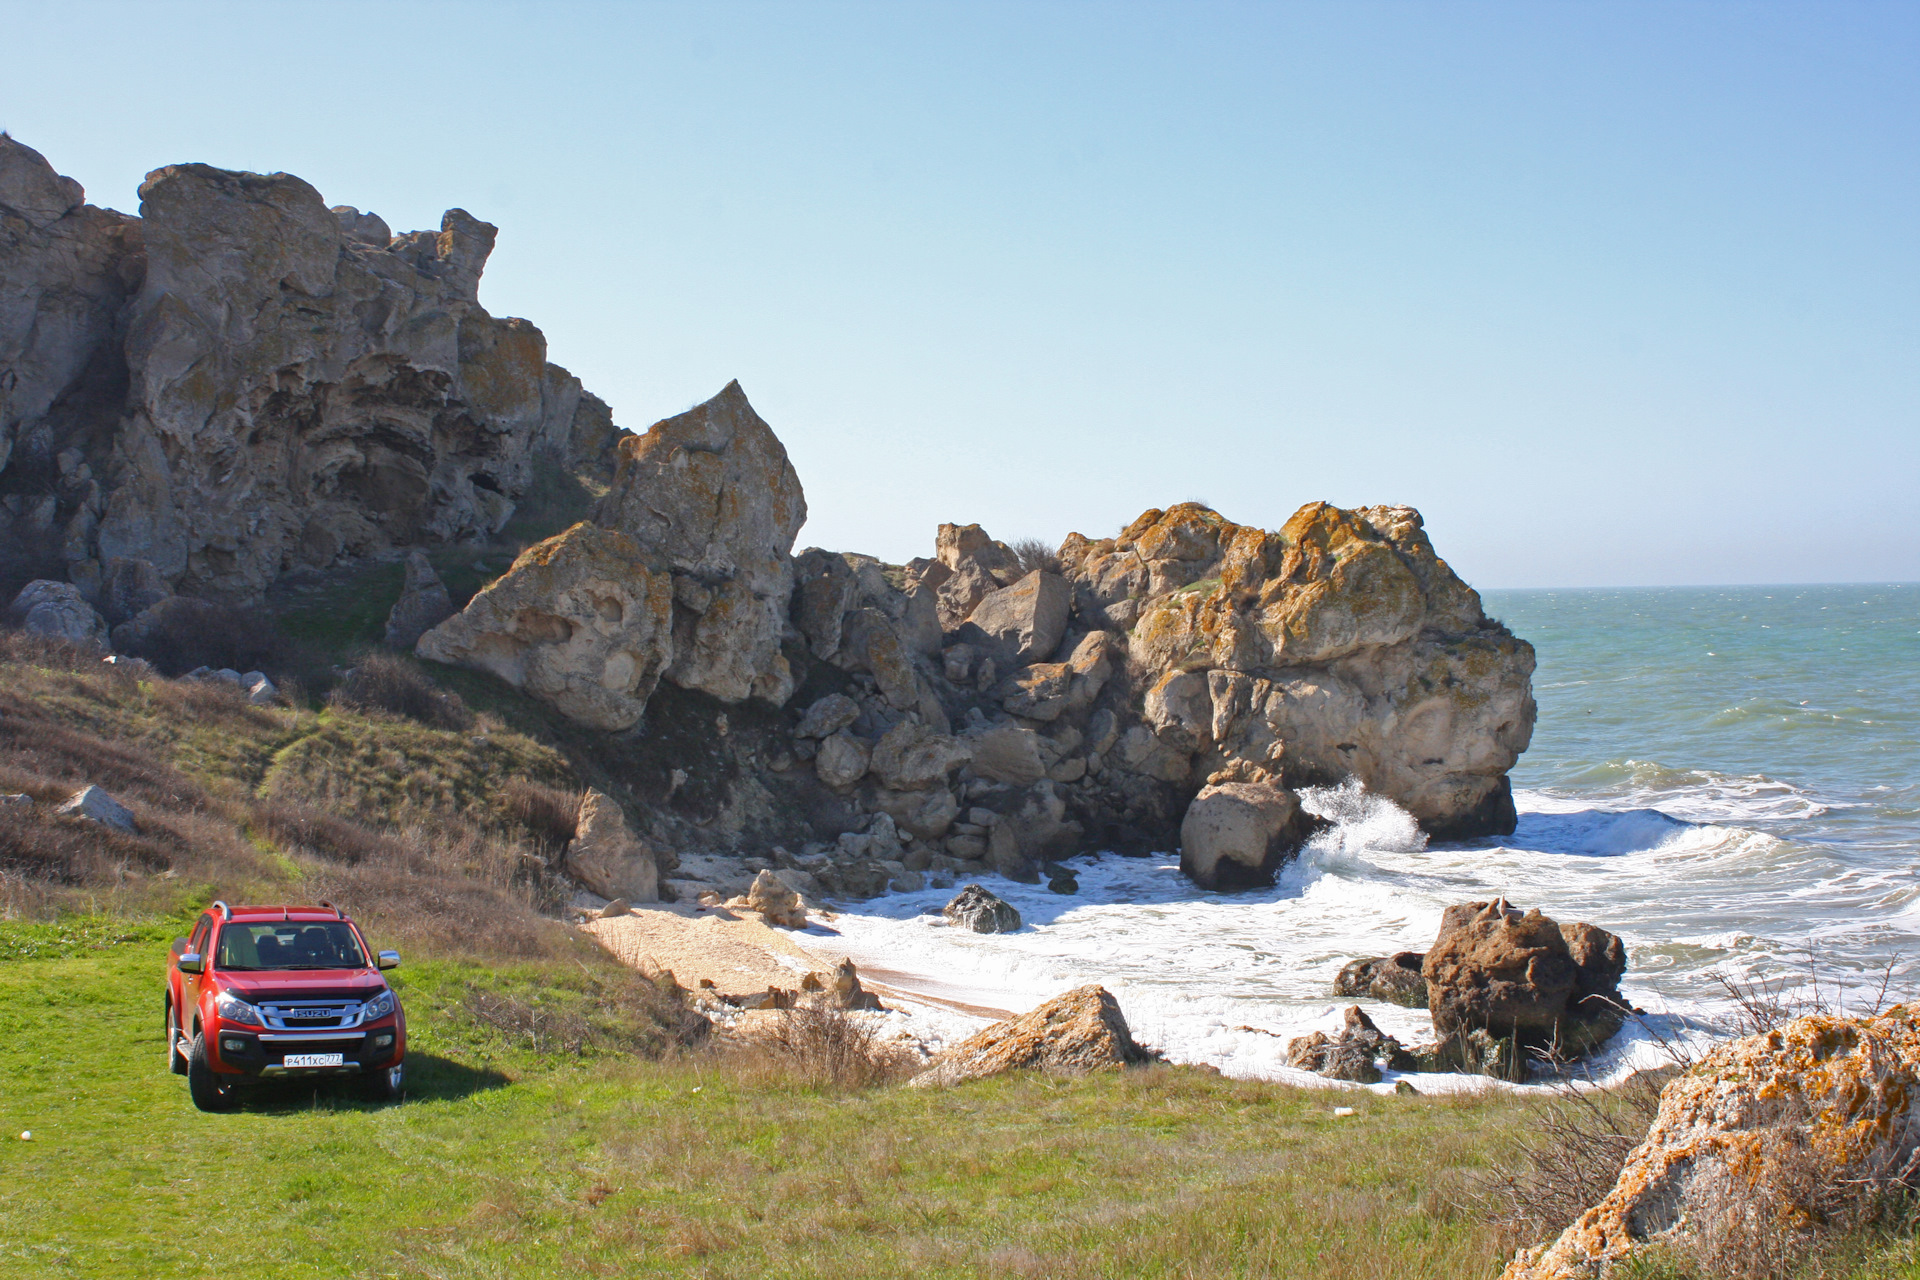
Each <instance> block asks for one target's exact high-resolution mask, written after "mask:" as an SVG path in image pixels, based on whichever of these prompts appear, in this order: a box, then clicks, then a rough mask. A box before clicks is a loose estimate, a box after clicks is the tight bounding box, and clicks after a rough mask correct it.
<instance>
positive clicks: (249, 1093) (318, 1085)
mask: <svg viewBox="0 0 1920 1280" xmlns="http://www.w3.org/2000/svg"><path fill="white" fill-rule="evenodd" d="M511 1083H512V1080H511V1079H510V1078H509V1077H508V1076H507V1075H506V1074H505V1073H503V1072H499V1071H495V1070H493V1069H492V1068H490V1067H475V1066H469V1065H468V1064H466V1063H464V1062H456V1061H454V1060H453V1059H452V1058H442V1057H438V1056H436V1055H434V1054H431V1053H410V1054H408V1055H407V1081H406V1085H405V1087H404V1088H402V1090H401V1094H400V1099H399V1101H397V1102H377V1103H376V1102H367V1101H365V1100H363V1099H362V1098H361V1097H360V1094H359V1086H358V1083H357V1082H356V1081H355V1080H353V1079H351V1078H348V1079H342V1080H318V1081H301V1082H293V1081H288V1082H284V1083H279V1082H268V1083H255V1084H252V1085H250V1086H248V1088H247V1089H246V1091H245V1092H244V1093H242V1094H241V1096H240V1105H239V1107H238V1108H237V1109H238V1110H240V1111H245V1112H251V1113H254V1114H260V1115H276V1114H290V1113H292V1112H296V1111H312V1110H314V1109H315V1108H316V1107H327V1108H331V1109H334V1110H348V1109H359V1110H366V1111H377V1110H380V1109H382V1108H385V1107H401V1106H406V1105H407V1104H408V1103H413V1102H456V1101H458V1100H460V1099H461V1098H466V1097H470V1096H471V1095H473V1094H476V1093H480V1092H482V1091H484V1090H488V1089H500V1088H504V1087H506V1086H507V1085H508V1084H511Z"/></svg>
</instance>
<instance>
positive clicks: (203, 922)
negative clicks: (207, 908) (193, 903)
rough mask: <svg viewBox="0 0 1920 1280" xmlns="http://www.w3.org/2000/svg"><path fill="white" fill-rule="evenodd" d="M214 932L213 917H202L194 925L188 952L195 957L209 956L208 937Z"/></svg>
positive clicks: (188, 941)
mask: <svg viewBox="0 0 1920 1280" xmlns="http://www.w3.org/2000/svg"><path fill="white" fill-rule="evenodd" d="M212 931H213V917H212V916H201V917H200V918H199V919H198V920H196V921H194V923H193V933H192V934H191V935H189V936H188V938H187V950H189V951H191V952H193V953H194V954H195V955H202V956H203V955H205V954H207V935H208V934H209V933H211V932H212Z"/></svg>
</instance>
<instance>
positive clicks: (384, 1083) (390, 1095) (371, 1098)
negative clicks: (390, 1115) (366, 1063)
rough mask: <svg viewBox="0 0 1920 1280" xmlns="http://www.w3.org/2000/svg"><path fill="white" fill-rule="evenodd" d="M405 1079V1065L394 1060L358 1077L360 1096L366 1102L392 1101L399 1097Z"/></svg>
mask: <svg viewBox="0 0 1920 1280" xmlns="http://www.w3.org/2000/svg"><path fill="white" fill-rule="evenodd" d="M405 1081H406V1067H405V1066H404V1065H403V1064H401V1063H398V1062H396V1063H394V1064H393V1065H392V1066H390V1067H381V1068H379V1069H378V1070H376V1071H374V1072H372V1073H371V1074H369V1075H364V1076H362V1077H360V1096H361V1097H362V1098H364V1099H366V1100H367V1101H368V1102H393V1101H396V1100H398V1098H399V1097H400V1089H401V1086H402V1085H403V1084H404V1083H405Z"/></svg>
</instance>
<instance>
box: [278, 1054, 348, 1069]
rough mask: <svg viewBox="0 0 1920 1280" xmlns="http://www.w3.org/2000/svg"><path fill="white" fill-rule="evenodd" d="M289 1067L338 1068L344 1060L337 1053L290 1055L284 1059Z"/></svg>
mask: <svg viewBox="0 0 1920 1280" xmlns="http://www.w3.org/2000/svg"><path fill="white" fill-rule="evenodd" d="M284 1061H285V1064H286V1065H287V1066H289V1067H338V1066H343V1065H344V1064H345V1059H344V1058H343V1057H342V1056H341V1055H340V1054H337V1053H290V1054H288V1055H287V1056H286V1058H285V1059H284Z"/></svg>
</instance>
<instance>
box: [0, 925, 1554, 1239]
mask: <svg viewBox="0 0 1920 1280" xmlns="http://www.w3.org/2000/svg"><path fill="white" fill-rule="evenodd" d="M172 931H173V926H165V925H163V926H151V925H148V926H137V925H129V924H124V923H117V922H112V921H100V922H96V923H95V924H94V925H93V926H92V927H91V928H90V929H89V928H87V927H86V926H85V925H84V924H75V923H74V922H71V921H70V922H67V923H65V924H63V925H60V926H46V925H27V924H21V923H10V924H0V956H4V957H8V958H6V959H0V1134H5V1135H6V1138H5V1140H0V1186H5V1187H6V1188H8V1191H7V1192H6V1193H5V1194H4V1195H0V1275H19V1276H60V1275H74V1276H90V1277H91V1276H120V1275H125V1276H144V1275H154V1274H161V1273H165V1274H177V1275H189V1276H191V1275H213V1274H230V1273H232V1271H233V1270H234V1268H233V1265H232V1264H233V1263H234V1262H235V1261H240V1262H242V1263H243V1264H244V1265H243V1266H242V1268H241V1269H243V1270H245V1271H246V1272H248V1273H250V1274H268V1275H273V1276H276V1277H295V1276H342V1275H347V1276H387V1275H394V1276H449V1277H452V1276H462V1277H464V1276H496V1275H497V1276H508V1275H516V1276H517V1275H536V1274H539V1275H555V1274H560V1275H593V1274H652V1273H655V1272H660V1273H681V1272H692V1273H695V1274H703V1275H716V1276H733V1275H739V1276H752V1275H764V1274H771V1273H774V1272H776V1271H777V1272H781V1273H784V1274H795V1275H818V1276H857V1275H874V1276H883V1275H884V1276H897V1275H904V1274H914V1275H968V1276H971V1275H1045V1276H1079V1275H1087V1276H1093V1275H1101V1276H1108V1275H1130V1276H1131V1275H1139V1276H1157V1275H1167V1276H1174V1275H1179V1276H1200V1275H1276V1276H1290V1275H1300V1276H1306V1275H1312V1276H1317V1277H1346V1276H1353V1277H1360V1276H1366V1277H1389V1276H1394V1277H1398V1276H1409V1277H1413V1276H1434V1277H1464V1276H1476V1275H1490V1274H1492V1273H1493V1272H1494V1271H1495V1270H1497V1260H1496V1258H1495V1256H1494V1249H1493V1243H1492V1241H1491V1239H1490V1237H1489V1236H1488V1234H1487V1233H1486V1232H1485V1231H1484V1230H1483V1229H1481V1228H1479V1227H1477V1226H1474V1225H1473V1224H1471V1223H1470V1222H1468V1221H1466V1220H1464V1219H1461V1218H1457V1217H1453V1216H1450V1215H1447V1214H1445V1213H1441V1214H1438V1215H1430V1214H1429V1213H1427V1212H1425V1211H1423V1209H1422V1207H1421V1205H1422V1199H1423V1195H1424V1194H1425V1193H1427V1192H1429V1191H1430V1189H1431V1188H1432V1187H1434V1186H1435V1185H1436V1183H1444V1182H1445V1181H1446V1180H1447V1179H1448V1178H1449V1177H1450V1176H1451V1173H1450V1171H1453V1170H1458V1169H1461V1168H1465V1167H1470V1166H1474V1165H1477V1164H1479V1163H1480V1162H1482V1161H1483V1160H1484V1159H1485V1158H1486V1157H1487V1155H1488V1153H1489V1151H1490V1150H1491V1149H1492V1148H1494V1147H1495V1146H1497V1145H1498V1144H1500V1143H1501V1142H1502V1140H1503V1139H1504V1138H1505V1136H1506V1135H1507V1134H1508V1132H1509V1130H1510V1128H1511V1127H1512V1126H1513V1125H1514V1124H1515V1123H1516V1122H1517V1121H1518V1120H1519V1118H1520V1116H1521V1109H1520V1108H1519V1107H1518V1106H1517V1105H1516V1104H1514V1103H1512V1102H1508V1101H1501V1100H1482V1101H1460V1102H1445V1101H1430V1100H1421V1099H1404V1098H1377V1097H1373V1096H1370V1095H1368V1096H1357V1095H1345V1094H1343V1095H1340V1096H1338V1097H1335V1096H1333V1095H1330V1094H1327V1093H1324V1092H1317V1091H1301V1090H1293V1089H1286V1088H1279V1087H1272V1086H1262V1085H1251V1084H1242V1083H1234V1082H1230V1081H1223V1080H1219V1079H1217V1078H1214V1077H1212V1076H1211V1075H1209V1074H1207V1073H1204V1072H1199V1071H1193V1070H1155V1071H1150V1072H1145V1073H1134V1074H1130V1075H1128V1076H1125V1077H1115V1076H1105V1077H1096V1078H1092V1079H1086V1080H1077V1081H1064V1080H1050V1079H1044V1078H1028V1079H1002V1080H997V1081H988V1082H982V1083H979V1084H976V1085H973V1086H969V1087H967V1088H964V1089H961V1090H958V1091H954V1092H951V1093H946V1094H929V1093H921V1092H918V1091H912V1090H905V1089H897V1088H896V1089H883V1090H874V1091H870V1092H866V1093H857V1094H832V1093H820V1092H814V1091H811V1090H808V1089H805V1088H802V1087H799V1086H797V1085H794V1084H791V1083H786V1082H783V1081H782V1080H781V1079H779V1078H778V1077H769V1076H765V1075H756V1074H754V1073H751V1072H748V1073H742V1072H739V1071H729V1070H725V1069H721V1068H719V1067H718V1066H717V1064H716V1062H715V1060H714V1059H712V1058H710V1057H707V1056H704V1055H701V1054H692V1055H688V1056H685V1057H681V1058H677V1059H672V1060H669V1061H667V1062H665V1063H647V1062H644V1061H640V1060H637V1059H633V1058H629V1057H622V1056H618V1055H612V1054H598V1055H588V1056H584V1057H580V1056H572V1055H565V1054H556V1055H553V1056H549V1057H537V1056H535V1055H533V1054H532V1053H530V1052H529V1051H527V1050H526V1049H525V1048H516V1047H514V1046H511V1045H509V1044H507V1043H506V1042H504V1041H503V1040H501V1039H499V1038H498V1037H497V1036H494V1035H493V1034H492V1033H490V1032H487V1031H485V1030H484V1029H480V1028H477V1027H476V1026H475V1025H474V1024H473V1023H471V1022H469V1021H467V1020H466V1019H465V1018H464V1017H463V1016H462V1014H461V1012H460V1008H461V1006H460V1002H459V1000H458V991H459V989H460V986H461V984H462V983H465V982H473V981H491V980H493V979H492V978H490V977H485V976H483V975H481V974H480V973H479V972H478V971H477V970H474V969H470V968H462V967H459V966H455V965H451V964H445V963H443V964H437V965H436V964H429V965H425V966H421V967H419V968H415V969H403V970H401V971H399V977H400V982H401V985H402V989H403V994H404V996H405V998H406V999H407V1001H408V1006H409V1011H410V1028H411V1036H412V1039H413V1051H414V1053H415V1054H416V1055H417V1056H416V1060H415V1068H414V1070H415V1077H414V1081H413V1086H412V1089H411V1090H410V1096H409V1097H408V1099H407V1100H406V1101H405V1102H404V1103H402V1104H401V1105H398V1106H393V1107H388V1108H384V1109H373V1108H365V1107H362V1106H360V1105H358V1104H355V1103H353V1102H351V1101H350V1100H348V1099H347V1098H345V1097H344V1096H339V1095H335V1094H332V1093H329V1092H325V1091H322V1092H315V1091H313V1090H311V1089H308V1090H300V1089H288V1090H286V1091H283V1092H280V1093H277V1094H273V1095H269V1096H266V1097H263V1098H261V1099H259V1100H257V1101H256V1102H255V1103H253V1104H252V1105H250V1106H249V1107H248V1108H247V1109H246V1110H245V1111H244V1112H242V1113H240V1114H237V1115H224V1116H213V1115H202V1114H200V1113H198V1112H196V1111H194V1110H193V1109H192V1107H191V1105H190V1104H189V1103H188V1101H187V1097H186V1091H185V1088H184V1083H183V1082H182V1081H181V1080H180V1079H179V1078H178V1077H175V1076H173V1075H170V1074H168V1073H167V1071H166V1069H165V1066H164V1063H163V1061H162V1044H161V1033H160V1024H159V1017H158V1012H157V1010H158V998H157V992H158V978H159V975H160V973H161V971H162V965H163V963H164V955H165V944H164V941H163V939H164V938H166V937H167V936H169V935H170V934H171V932H172ZM63 935H64V936H66V937H68V938H70V939H71V941H69V942H67V943H64V944H62V943H61V942H60V941H59V939H60V937H62V936H63ZM120 938H131V939H133V940H132V941H117V940H116V939H120ZM508 977H509V979H510V977H511V975H508ZM1336 1101H1338V1102H1343V1103H1347V1102H1350V1103H1353V1104H1354V1105H1355V1106H1357V1107H1358V1108H1359V1112H1360V1114H1358V1115H1357V1116H1354V1117H1351V1118H1344V1119H1336V1118H1335V1117H1334V1116H1333V1115H1332V1111H1331V1106H1332V1104H1333V1103H1334V1102H1336ZM22 1130H31V1131H32V1132H33V1135H34V1137H33V1141H32V1142H22V1141H20V1140H19V1139H18V1138H17V1136H15V1135H17V1134H18V1133H19V1132H20V1131H22ZM1432 1199H1433V1197H1431V1196H1428V1200H1429V1202H1431V1200H1432ZM190 1228H191V1229H190Z"/></svg>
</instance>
